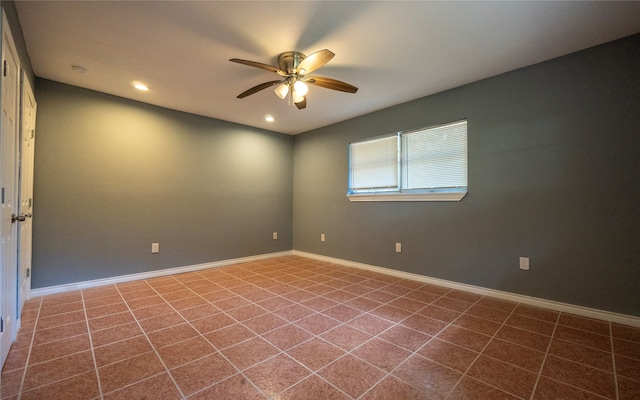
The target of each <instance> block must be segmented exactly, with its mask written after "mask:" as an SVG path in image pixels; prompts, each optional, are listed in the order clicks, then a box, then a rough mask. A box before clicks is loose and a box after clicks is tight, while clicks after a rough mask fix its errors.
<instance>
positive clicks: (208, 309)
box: [179, 304, 220, 321]
mask: <svg viewBox="0 0 640 400" xmlns="http://www.w3.org/2000/svg"><path fill="white" fill-rule="evenodd" d="M179 312H180V315H182V316H183V317H184V319H186V320H187V321H195V320H196V319H200V318H204V317H210V316H212V315H215V314H218V313H219V312H220V310H219V309H218V308H217V307H215V306H212V305H211V304H203V305H200V306H195V307H191V308H187V309H184V310H179Z"/></svg>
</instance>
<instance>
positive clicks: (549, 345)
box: [529, 312, 562, 400]
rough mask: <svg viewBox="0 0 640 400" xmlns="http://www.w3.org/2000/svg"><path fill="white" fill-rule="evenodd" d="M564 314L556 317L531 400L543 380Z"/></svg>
mask: <svg viewBox="0 0 640 400" xmlns="http://www.w3.org/2000/svg"><path fill="white" fill-rule="evenodd" d="M561 314H562V313H560V312H559V313H558V315H557V316H556V323H555V325H554V327H553V332H551V340H549V344H548V345H547V349H546V350H545V352H544V359H543V360H542V365H541V366H540V371H538V376H537V377H536V381H535V383H534V385H533V391H532V392H531V396H530V397H529V399H530V400H533V396H534V395H535V393H536V390H537V389H538V384H539V383H540V378H542V371H543V370H544V366H545V364H546V363H547V358H548V357H549V350H550V349H551V344H553V338H554V337H555V336H556V329H558V323H559V322H560V315H561Z"/></svg>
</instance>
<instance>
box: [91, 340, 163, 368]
mask: <svg viewBox="0 0 640 400" xmlns="http://www.w3.org/2000/svg"><path fill="white" fill-rule="evenodd" d="M151 351H153V348H152V347H151V345H150V344H149V341H148V340H147V338H146V337H144V336H135V337H133V338H130V339H125V340H123V341H120V342H116V343H112V344H108V345H106V346H102V347H96V348H95V349H94V354H95V357H96V365H97V366H98V368H99V367H102V366H105V365H108V364H111V363H114V362H118V361H122V360H125V359H127V358H131V357H135V356H138V355H140V354H144V353H149V352H151Z"/></svg>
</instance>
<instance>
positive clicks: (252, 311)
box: [226, 304, 268, 321]
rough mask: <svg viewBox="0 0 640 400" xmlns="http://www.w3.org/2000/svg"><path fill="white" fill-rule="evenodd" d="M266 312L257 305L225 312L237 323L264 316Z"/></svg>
mask: <svg viewBox="0 0 640 400" xmlns="http://www.w3.org/2000/svg"><path fill="white" fill-rule="evenodd" d="M267 312H268V311H267V310H266V309H264V308H262V307H260V306H258V305H255V304H247V305H245V306H241V307H238V308H234V309H233V310H230V311H227V312H226V313H227V315H229V316H230V317H232V318H234V319H235V320H237V321H246V320H248V319H251V318H255V317H258V316H260V315H263V314H266V313H267Z"/></svg>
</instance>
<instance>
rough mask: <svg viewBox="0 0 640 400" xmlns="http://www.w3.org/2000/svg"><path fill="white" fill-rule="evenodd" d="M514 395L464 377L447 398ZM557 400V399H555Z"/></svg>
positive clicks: (500, 399)
mask: <svg viewBox="0 0 640 400" xmlns="http://www.w3.org/2000/svg"><path fill="white" fill-rule="evenodd" d="M516 399H518V397H515V396H513V395H511V394H509V393H507V392H503V391H502V390H500V389H497V388H495V387H491V386H489V385H486V384H484V383H482V382H480V381H477V380H475V379H473V378H470V377H464V378H462V380H461V381H460V383H458V385H457V386H456V387H455V389H454V390H453V392H451V394H450V395H449V396H448V397H447V400H516ZM555 400H559V399H555Z"/></svg>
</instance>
